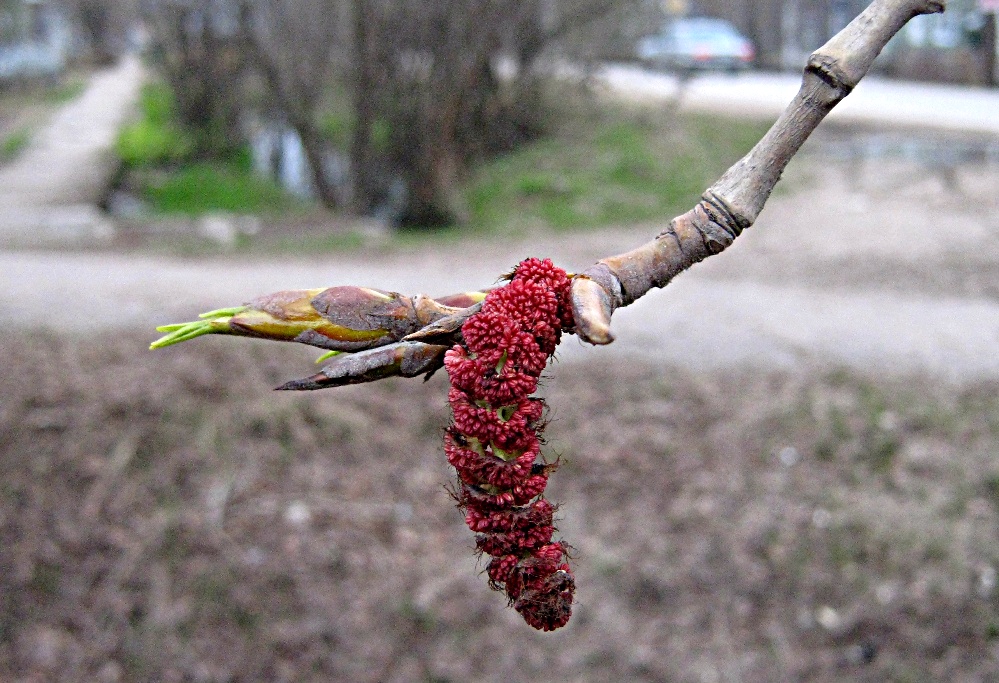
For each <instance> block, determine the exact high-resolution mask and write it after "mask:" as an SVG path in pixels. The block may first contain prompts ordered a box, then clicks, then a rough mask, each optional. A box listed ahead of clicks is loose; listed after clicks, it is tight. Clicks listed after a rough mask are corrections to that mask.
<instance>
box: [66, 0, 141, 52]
mask: <svg viewBox="0 0 999 683" xmlns="http://www.w3.org/2000/svg"><path fill="white" fill-rule="evenodd" d="M63 4H64V7H66V8H67V9H68V10H69V14H70V15H71V16H72V17H73V18H74V19H75V21H76V24H77V25H78V26H79V28H80V29H81V33H82V34H83V38H84V41H85V42H86V44H87V47H88V49H89V51H90V55H91V58H92V59H93V60H94V62H95V63H97V64H101V65H106V64H111V63H113V62H114V61H115V60H116V59H117V58H118V55H119V54H120V53H121V51H122V50H123V49H124V48H125V46H126V44H127V40H126V37H125V36H126V33H127V31H128V29H129V27H130V26H131V24H132V22H133V21H134V20H135V19H136V16H137V8H136V6H135V5H136V3H135V2H134V0H64V2H63Z"/></svg>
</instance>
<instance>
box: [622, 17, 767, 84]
mask: <svg viewBox="0 0 999 683" xmlns="http://www.w3.org/2000/svg"><path fill="white" fill-rule="evenodd" d="M636 55H637V56H638V58H639V59H640V60H641V61H642V62H643V63H645V64H646V65H648V66H651V67H655V68H662V69H671V70H677V71H693V70H695V69H724V70H728V71H738V70H742V69H746V68H748V67H750V66H751V65H752V63H753V60H754V59H755V58H756V50H755V48H754V47H753V43H752V41H750V40H749V39H748V38H746V37H745V36H744V35H742V34H741V33H739V32H738V31H737V30H736V28H735V27H734V26H732V24H730V23H728V22H727V21H725V20H723V19H713V18H710V17H687V18H683V19H675V20H673V21H672V22H670V23H668V24H666V26H664V27H663V30H662V31H661V32H659V33H657V34H655V35H651V36H647V37H645V38H642V39H641V40H640V41H639V42H638V45H637V46H636Z"/></svg>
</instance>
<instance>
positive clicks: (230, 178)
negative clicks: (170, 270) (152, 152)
mask: <svg viewBox="0 0 999 683" xmlns="http://www.w3.org/2000/svg"><path fill="white" fill-rule="evenodd" d="M135 182H136V183H137V184H138V186H139V187H140V189H141V191H142V196H143V197H144V198H145V199H146V201H148V202H149V203H150V205H151V206H152V208H153V210H154V211H156V212H157V213H173V214H183V215H191V216H196V215H200V214H204V213H210V212H215V211H224V212H231V213H273V212H279V211H289V210H294V209H297V208H301V207H302V206H303V203H302V202H301V201H299V200H297V199H295V198H294V197H292V196H291V195H289V194H288V193H286V192H285V191H284V190H282V189H281V188H280V187H279V186H278V185H277V184H276V183H274V182H272V181H270V180H267V179H265V178H261V177H259V176H257V175H255V174H254V173H253V172H252V171H251V170H248V169H247V168H245V165H244V164H241V163H239V162H238V161H227V162H194V163H190V164H185V165H183V166H180V167H177V168H174V169H167V170H162V171H152V172H146V173H138V174H136V176H135Z"/></svg>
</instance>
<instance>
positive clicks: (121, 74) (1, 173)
mask: <svg viewBox="0 0 999 683" xmlns="http://www.w3.org/2000/svg"><path fill="white" fill-rule="evenodd" d="M142 78H143V70H142V67H141V65H140V63H139V60H138V59H137V58H135V57H127V58H125V59H124V60H122V62H121V63H120V64H118V65H117V66H115V67H113V68H109V69H106V70H104V71H101V72H99V73H97V74H96V75H95V76H94V77H93V78H92V79H91V81H90V84H89V85H88V87H87V88H86V90H85V91H84V92H83V94H82V95H81V96H80V97H78V98H76V99H75V100H73V101H71V102H69V103H67V104H66V105H65V106H64V107H63V108H62V109H61V110H59V111H58V112H56V114H55V115H54V116H53V117H52V118H51V119H50V120H49V121H48V123H47V124H46V125H45V126H44V127H43V128H42V129H41V130H39V131H38V133H37V134H36V135H35V136H34V137H33V138H32V140H31V144H30V145H29V146H28V148H27V149H26V150H25V151H24V152H23V153H22V154H21V155H20V156H18V158H17V159H15V160H14V161H13V162H11V163H10V164H7V165H4V166H0V244H4V243H10V242H19V243H24V242H29V243H30V242H45V241H51V240H59V241H63V240H73V239H87V238H92V237H94V236H99V235H101V234H103V233H105V232H107V231H108V230H109V229H111V226H110V224H109V221H108V220H107V218H106V217H104V216H103V215H102V214H101V212H100V211H99V210H98V209H97V204H98V202H99V201H100V200H101V199H102V198H103V196H104V193H105V191H106V188H107V185H108V181H109V179H110V177H111V175H112V173H113V172H114V170H115V163H116V162H115V159H114V156H113V149H114V142H115V139H116V137H117V135H118V131H119V130H120V128H121V125H122V123H123V122H124V120H125V117H127V116H128V115H129V114H130V113H131V112H132V110H133V107H134V106H135V103H136V101H137V98H138V94H139V89H140V86H141V84H142Z"/></svg>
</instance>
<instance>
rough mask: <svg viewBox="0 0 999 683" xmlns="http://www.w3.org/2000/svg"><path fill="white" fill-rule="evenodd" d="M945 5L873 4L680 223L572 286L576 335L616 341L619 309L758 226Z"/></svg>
mask: <svg viewBox="0 0 999 683" xmlns="http://www.w3.org/2000/svg"><path fill="white" fill-rule="evenodd" d="M944 6H945V2H944V1H943V0H874V2H872V3H871V5H870V6H869V7H868V8H867V9H866V10H864V11H863V12H862V13H861V14H860V15H859V16H858V17H857V18H856V19H854V20H853V21H852V22H850V24H849V25H848V26H847V27H846V28H844V29H843V30H842V31H841V32H840V33H838V34H837V35H835V36H833V38H832V39H831V40H830V41H829V42H828V43H826V44H825V45H823V46H822V47H821V48H819V49H818V50H816V51H815V52H814V53H813V54H812V55H811V57H810V58H809V60H808V65H807V66H806V67H805V73H804V77H803V79H802V83H801V88H800V90H799V91H798V94H797V95H796V96H795V98H794V99H793V100H792V101H791V103H790V104H789V105H788V107H787V109H785V110H784V113H783V114H781V116H780V118H778V119H777V122H776V123H774V125H773V127H772V128H771V129H770V130H769V131H768V132H767V134H766V135H765V136H764V137H763V139H762V140H760V142H759V143H757V145H756V146H755V147H754V148H753V149H752V150H751V151H750V152H749V154H747V155H746V156H745V157H743V158H742V159H740V160H739V161H738V162H737V163H736V164H735V165H734V166H732V168H730V169H729V170H728V171H727V172H726V173H725V174H724V175H723V176H722V177H721V179H719V180H718V182H716V183H715V184H714V185H712V186H711V187H709V188H708V189H707V191H706V192H705V193H704V195H703V197H702V199H701V201H700V202H699V203H698V204H697V206H695V207H694V208H693V209H691V210H690V211H688V212H687V213H685V214H683V215H681V216H678V217H676V218H674V219H673V220H672V221H671V222H670V224H669V227H667V228H666V230H664V231H663V232H662V233H661V234H659V235H658V236H657V237H656V238H655V239H654V240H653V241H651V242H649V243H647V244H645V245H643V246H641V247H639V248H638V249H635V250H633V251H630V252H628V253H626V254H621V255H619V256H612V257H610V258H606V259H603V260H601V261H599V262H597V263H596V264H595V265H593V266H591V267H590V268H588V269H586V270H585V271H583V272H582V273H580V274H579V275H578V276H577V277H576V279H575V280H574V281H573V287H572V301H573V311H574V315H575V322H576V333H577V334H578V335H579V337H580V338H581V339H583V340H584V341H588V342H590V343H591V344H609V343H610V342H612V341H613V340H614V335H613V334H612V333H611V331H610V320H611V315H612V314H613V313H614V310H615V309H617V308H620V307H622V306H627V305H628V304H630V303H633V302H634V301H636V300H638V299H639V298H640V297H642V296H644V295H645V294H646V293H647V292H648V291H649V290H650V289H653V288H657V287H665V286H666V285H667V284H669V282H670V281H671V280H672V279H673V278H674V277H676V276H677V275H678V274H680V273H682V272H683V271H684V270H686V269H687V268H690V267H691V266H692V265H694V264H695V263H697V262H699V261H702V260H704V259H705V258H707V257H708V256H711V255H713V254H717V253H720V252H721V251H723V250H724V249H725V248H727V247H728V246H729V245H730V244H732V242H733V241H734V240H735V238H736V237H738V236H739V235H740V234H741V233H742V231H743V230H745V229H746V228H748V227H749V226H751V225H752V224H753V223H754V222H756V219H757V217H758V216H759V215H760V211H762V210H763V206H764V204H766V201H767V199H768V198H769V197H770V193H771V192H772V191H773V188H774V186H775V185H776V184H777V181H778V180H780V177H781V174H782V173H783V172H784V169H785V168H786V167H787V164H788V162H789V161H790V160H791V158H792V157H794V155H795V154H796V153H797V152H798V150H799V149H800V148H801V145H802V144H803V143H804V142H805V140H807V139H808V136H809V135H811V134H812V132H813V131H814V130H815V128H816V127H817V126H818V125H819V123H821V121H822V119H824V118H825V116H826V115H827V114H828V113H829V112H830V111H832V109H833V107H835V106H836V105H837V104H838V103H839V102H840V101H841V100H842V99H843V98H844V97H846V96H847V95H849V94H850V92H851V91H852V90H853V88H854V87H856V85H857V83H859V82H860V80H861V79H862V78H863V77H864V76H865V75H866V74H867V71H868V70H869V69H870V67H871V64H872V63H873V62H874V59H875V58H876V57H877V56H878V54H880V52H881V50H882V49H883V48H884V46H885V45H886V44H887V43H888V41H889V40H890V39H891V37H892V36H894V35H895V34H896V33H897V32H898V31H899V29H901V28H902V26H904V25H905V23H906V22H908V21H909V20H910V19H912V18H913V17H914V16H917V15H920V14H932V13H937V12H942V11H943V10H944Z"/></svg>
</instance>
